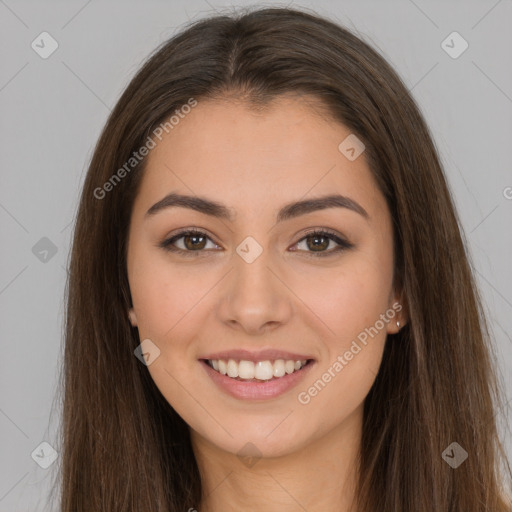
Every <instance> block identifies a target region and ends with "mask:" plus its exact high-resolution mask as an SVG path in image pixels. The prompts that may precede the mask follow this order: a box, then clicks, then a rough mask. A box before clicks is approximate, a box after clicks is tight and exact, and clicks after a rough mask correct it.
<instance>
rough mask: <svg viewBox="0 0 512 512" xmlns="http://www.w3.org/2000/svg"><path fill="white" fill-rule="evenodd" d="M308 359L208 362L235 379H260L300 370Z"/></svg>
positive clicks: (221, 360) (220, 360) (277, 376)
mask: <svg viewBox="0 0 512 512" xmlns="http://www.w3.org/2000/svg"><path fill="white" fill-rule="evenodd" d="M306 363H307V360H306V359H305V360H303V361H293V360H291V359H289V360H286V361H285V360H284V359H277V360H276V361H274V362H272V361H268V360H267V361H257V362H256V363H254V362H253V361H246V360H241V361H236V360H235V359H229V360H228V361H227V362H226V361H225V360H223V359H212V360H208V364H209V365H210V366H211V367H212V368H213V369H214V370H216V371H218V372H219V373H221V374H222V375H227V376H228V377H231V378H233V379H236V378H237V377H239V378H240V379H247V380H250V379H258V380H270V379H272V378H274V377H276V378H279V377H284V375H286V374H290V373H293V372H295V371H298V370H300V369H301V368H302V367H303V366H304V365H305V364H306Z"/></svg>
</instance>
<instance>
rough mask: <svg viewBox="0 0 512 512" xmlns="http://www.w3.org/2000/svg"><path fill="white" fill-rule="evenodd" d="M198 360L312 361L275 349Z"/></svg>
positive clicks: (227, 352) (225, 353)
mask: <svg viewBox="0 0 512 512" xmlns="http://www.w3.org/2000/svg"><path fill="white" fill-rule="evenodd" d="M199 359H210V360H218V359H224V360H225V361H227V360H229V359H235V360H239V361H240V360H242V359H243V360H244V361H253V362H256V361H266V360H271V361H274V360H276V359H284V360H285V361H286V360H289V359H291V360H293V361H304V360H305V359H313V358H312V357H311V356H308V355H304V354H297V353H295V352H285V351H284V350H275V349H266V350H260V351H258V352H250V351H249V350H242V349H236V350H224V351H222V352H215V353H213V354H210V355H207V356H204V357H200V358H199Z"/></svg>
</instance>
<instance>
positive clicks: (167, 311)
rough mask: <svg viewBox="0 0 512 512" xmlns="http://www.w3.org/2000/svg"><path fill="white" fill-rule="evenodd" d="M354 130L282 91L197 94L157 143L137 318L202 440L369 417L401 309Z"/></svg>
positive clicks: (137, 265) (142, 226) (172, 393)
mask: <svg viewBox="0 0 512 512" xmlns="http://www.w3.org/2000/svg"><path fill="white" fill-rule="evenodd" d="M350 135H351V132H350V131H349V130H348V129H347V128H346V127H344V126H343V125H341V124H338V123H334V122H330V121H327V120H326V119H324V118H322V117H320V116H319V115H318V114H317V113H315V111H314V110H313V109H312V107H310V106H306V104H305V103H304V102H303V101H299V100H297V99H294V98H292V97H280V98H279V99H277V100H275V101H274V102H273V104H272V106H271V108H270V109H269V110H267V111H265V112H263V113H260V114H256V113H255V112H253V111H251V110H250V109H248V107H247V106H246V105H245V104H243V103H241V102H240V103H239V102H232V101H231V102H228V101H212V100H210V101H206V100H205V101H199V102H198V104H197V106H195V107H194V108H192V109H191V111H190V113H188V114H187V115H185V116H183V117H182V118H180V120H179V123H178V124H175V125H174V127H173V129H172V130H170V131H169V133H165V132H164V136H163V137H162V140H161V141H159V140H158V139H155V140H156V143H157V145H156V147H155V148H154V149H152V150H151V151H150V154H149V155H148V162H147V164H148V165H147V169H146V171H145V174H144V177H143V180H142V183H141V188H140V191H139V193H138V196H137V197H136V200H135V203H134V207H133V211H132V217H131V224H130V231H129V245H128V277H129V283H130V290H131V295H132V299H133V309H132V310H130V321H131V322H132V325H134V326H135V325H136V326H137V327H138V330H139V335H140V340H141V342H142V341H143V340H148V339H149V340H150V342H147V341H145V342H144V344H143V349H144V351H145V352H146V353H148V354H150V355H149V356H148V358H150V359H148V363H149V364H148V370H149V372H150V374H151V377H152V378H153V379H154V381H155V383H156V385H157V386H158V388H159V390H160V391H161V393H162V394H163V396H164V397H165V398H166V399H167V401H168V402H169V403H170V404H171V405H172V407H173V408H174V409H175V410H176V411H177V412H178V414H179V415H180V416H181V417H182V418H183V419H184V420H185V421H186V422H187V424H188V425H189V426H190V427H191V429H192V430H191V433H192V435H193V436H194V439H199V440H200V441H201V442H203V443H206V444H208V445H209V446H213V447H215V448H216V449H219V448H220V449H222V450H225V451H228V452H231V453H233V454H237V453H241V452H240V450H241V449H247V447H248V446H251V447H252V449H253V450H254V451H255V452H256V453H258V454H261V455H263V456H272V455H273V456H278V455H283V454H287V453H292V452H294V451H296V450H298V449H300V448H301V447H304V446H305V445H307V444H308V443H311V442H313V441H318V440H321V438H322V437H323V436H326V434H327V433H329V432H331V431H332V430H333V429H344V428H348V426H349V425H356V424H358V425H359V426H360V423H358V422H360V421H361V418H362V404H363V400H364V398H365V397H366V395H367V393H368V391H369V390H370V387H371V386H372V383H373V382H374V379H375V376H376V374H377V371H378V368H379V365H380V362H381V358H382V352H383V348H384V343H385V340H386V335H387V334H388V333H394V332H396V331H397V326H396V321H397V319H398V318H399V313H398V312H397V311H398V310H399V309H400V306H397V304H396V301H397V296H396V295H395V292H394V290H393V283H392V276H393V243H392V241H393V238H392V236H393V235H392V227H391V219H390V214H389V211H388V209H387V205H386V202H385V200H384V197H383V196H382V194H381V193H380V192H379V190H378V189H377V186H376V184H375V182H374V180H373V178H372V175H371V173H370V170H369V168H368V166H367V163H366V161H365V153H364V151H363V153H362V154H361V155H360V156H357V154H358V152H359V151H360V150H361V149H362V148H361V146H359V145H358V142H357V140H355V139H353V136H351V137H350V138H349V139H347V140H345V139H346V138H347V137H348V136H350ZM343 141H345V142H343ZM340 144H341V146H340ZM351 148H353V149H354V150H353V151H352V150H351ZM168 194H175V195H183V196H188V197H189V198H190V199H187V200H183V199H182V200H181V201H180V202H179V203H178V204H177V203H176V202H175V201H174V204H172V203H173V201H172V200H168V201H167V202H165V200H164V198H166V196H168ZM327 196H333V198H332V199H331V200H330V201H329V202H325V203H321V202H311V201H312V200H315V201H318V200H319V199H320V198H324V197H327ZM334 196H335V197H334ZM171 199H172V198H171ZM175 199H176V197H175ZM162 200H164V203H160V207H154V208H153V209H152V210H151V211H150V212H149V213H148V211H149V210H150V209H151V208H152V207H153V206H154V205H155V204H157V203H159V202H160V201H162ZM207 202H208V203H207ZM210 202H211V203H214V204H212V205H210V204H209V203H210ZM294 203H297V205H296V206H290V205H292V204H294ZM187 205H188V206H187ZM191 206H195V208H192V207H191ZM192 229H195V230H197V231H200V232H201V234H199V235H197V234H195V235H194V234H190V233H189V234H187V233H185V234H184V235H183V234H182V235H181V236H176V235H178V234H179V233H180V232H182V231H187V230H188V231H190V230H192ZM322 230H328V232H329V233H332V234H333V235H334V236H331V235H330V234H327V235H325V234H317V235H315V234H311V232H313V233H314V232H315V231H316V232H318V231H322ZM175 236H176V238H175V239H174V241H170V239H171V238H173V237H175ZM336 237H337V238H336ZM166 242H167V245H165V244H166ZM171 249H175V250H176V252H174V251H172V250H171ZM180 249H181V251H182V252H179V250H180ZM240 351H247V352H245V353H244V352H240ZM262 351H269V352H267V353H260V352H262ZM207 359H214V360H215V363H212V364H215V365H216V366H217V368H218V370H215V369H213V368H211V367H210V366H208V364H207V363H206V362H205V360H207ZM219 359H222V360H224V361H225V362H226V363H227V368H224V366H223V363H220V362H218V360H219ZM229 359H233V361H232V362H231V363H229ZM277 360H283V361H286V360H291V361H295V360H299V361H303V360H311V361H310V362H309V364H307V365H306V366H304V367H303V368H301V369H300V370H298V371H295V365H294V364H291V363H286V362H284V364H283V362H281V361H277ZM239 361H241V363H240V364H239V365H238V364H236V363H237V362H239ZM265 361H268V362H265ZM276 361H277V362H276ZM141 364H142V363H141ZM298 366H299V365H297V367H298ZM292 370H293V373H287V372H288V371H292ZM221 371H228V372H229V373H228V375H222V373H221ZM237 372H240V373H241V374H242V375H243V376H245V378H246V379H250V377H248V376H252V375H255V376H256V377H258V378H256V379H252V380H240V377H237V378H235V377H234V375H236V373H237ZM246 372H248V373H246ZM251 372H253V373H251ZM254 372H256V373H254ZM283 372H284V376H281V375H282V373H283ZM229 375H231V376H229ZM274 375H276V376H274ZM270 379H271V380H270ZM358 428H359V427H358ZM247 443H251V444H250V445H247ZM244 446H245V447H246V448H243V447H244Z"/></svg>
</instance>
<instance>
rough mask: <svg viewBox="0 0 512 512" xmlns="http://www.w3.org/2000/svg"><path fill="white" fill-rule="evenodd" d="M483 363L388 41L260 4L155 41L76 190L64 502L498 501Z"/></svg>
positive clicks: (437, 504) (468, 285)
mask: <svg viewBox="0 0 512 512" xmlns="http://www.w3.org/2000/svg"><path fill="white" fill-rule="evenodd" d="M491 363H492V360H491V355H490V351H489V348H488V334H487V330H486V323H485V318H484V315H483V314H482V308H481V305H480V299H479V296H478V292H477V290H476V288H475V283H474V279H473V276H472V274H471V270H470V266H469V264H468V258H467V255H466V251H465V247H464V244H463V239H462V235H461V230H460V227H459V224H458V219H457V216H456V213H455V209H454V206H453V202H452V199H451V197H450V194H449V191H448V188H447V185H446V180H445V177H444V175H443V171H442V169H441V166H440V163H439V158H438V155H437V154H436V150H435V147H434V144H433V142H432V139H431V136H430V134H429V131H428V128H427V127H426V125H425V122H424V120H423V119H422V116H421V115H420V112H419V110H418V108H417V106H416V105H415V103H414V101H413V99H412V98H411V96H410V94H409V93H408V91H407V89H406V87H405V86H404V84H403V83H402V82H401V80H400V78H399V77H398V76H397V74H396V73H395V72H394V71H393V70H392V69H391V67H390V66H389V65H388V64H387V63H386V61H385V60H384V59H383V58H382V57H381V56H380V55H378V54H377V53H376V52H375V51H374V50H373V49H372V48H370V47H369V46H368V45H367V44H366V43H364V42H363V41H361V40H360V39H359V38H357V37H356V36H354V35H353V34H351V33H350V32H349V31H347V30H346V29H344V28H341V27H339V26H338V25H335V24H333V23H331V22H330V21H327V20H325V19H322V18H320V17H317V16H315V15H313V14H309V13H305V12H300V11H297V10H291V9H275V8H274V9H263V10H256V11H253V12H248V13H244V14H240V15H237V16H231V17H228V16H219V17H214V18H209V19H206V20H202V21H199V22H196V23H194V24H191V25H190V26H189V27H188V28H187V29H186V30H184V31H182V32H181V33H180V34H178V35H176V36H175V37H173V38H172V39H171V40H169V41H167V42H165V43H164V44H163V45H162V46H161V47H160V48H159V49H158V50H157V51H156V52H155V53H154V54H153V55H152V56H151V58H150V59H149V60H148V61H147V62H146V63H145V64H144V66H143V67H142V68H141V70H140V71H139V72H138V73H137V75H136V76H135V77H134V79H133V80H132V81H131V83H130V84H129V86H128V87H127V89H126V90H125V92H124V93H123V95H122V97H121V98H120V100H119V101H118V103H117V105H116V106H115V108H114V110H113V112H112V114H111V116H110V118H109V120H108V122H107V124H106V126H105V128H104V131H103V133H102V135H101V137H100V139H99V142H98V144H97V147H96V150H95V152H94V155H93V158H92V161H91V164H90V167H89V171H88V174H87V177H86V180H85V183H84V187H83V192H82V197H81V201H80V206H79V211H78V217H77V224H76V227H75V234H74V241H73V249H72V255H71V262H70V277H69V283H68V308H67V323H66V347H65V373H64V383H63V385H64V391H65V396H64V410H63V423H62V443H63V446H62V510H63V511H65V512H68V511H69V512H71V511H73V512H77V511H81V510H88V511H90V510H102V511H107V510H108V511H121V510H123V511H127V510H130V511H141V510H148V511H149V510H151V511H162V512H163V511H166V512H168V511H185V510H189V511H193V510H198V511H199V512H212V511H218V510H224V511H231V510H266V511H273V510H277V509H278V508H279V510H281V511H282V510H290V511H291V510H308V511H309V512H314V511H319V510H322V511H326V510H337V511H340V510H342V511H349V510H353V511H356V510H357V511H365V512H369V511H379V512H387V511H390V512H391V511H393V512H397V511H407V512H410V511H427V510H428V511H431V510H436V511H448V510H450V511H464V512H477V511H484V510H485V511H489V510H493V511H505V510H510V505H509V504H507V500H508V498H507V497H506V495H505V491H504V490H503V489H502V478H503V477H502V475H500V472H499V470H500V466H499V463H500V461H505V462H506V458H505V456H504V455H505V454H504V452H503V450H502V447H501V445H500V442H499V439H498V435H497V428H496V422H495V414H496V413H497V412H498V410H497V407H499V401H498V399H499V394H498V387H497V384H496V377H495V373H494V370H493V366H492V364H491ZM500 457H502V458H500ZM507 467H508V466H507ZM507 507H508V508H507Z"/></svg>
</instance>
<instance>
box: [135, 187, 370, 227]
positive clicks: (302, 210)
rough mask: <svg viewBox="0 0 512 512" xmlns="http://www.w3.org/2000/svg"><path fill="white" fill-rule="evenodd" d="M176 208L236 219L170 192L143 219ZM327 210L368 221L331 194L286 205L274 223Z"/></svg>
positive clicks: (218, 207) (223, 209) (217, 206)
mask: <svg viewBox="0 0 512 512" xmlns="http://www.w3.org/2000/svg"><path fill="white" fill-rule="evenodd" d="M176 206H178V207H182V208H189V209H191V210H196V211H198V212H201V213H204V214H205V215H210V216H212V217H216V218H219V219H225V220H228V221H230V222H234V220H235V217H236V216H235V214H234V212H233V210H232V209H230V208H228V207H227V206H225V205H223V204H222V203H218V202H217V201H213V200H211V199H207V198H205V197H198V196H188V195H183V194H177V193H174V192H171V193H170V194H168V195H166V196H165V197H164V198H163V199H161V200H160V201H158V202H157V203H155V204H154V205H153V206H152V207H151V208H149V210H148V211H147V212H146V214H145V218H148V217H152V216H153V215H155V214H156V213H158V212H161V211H162V210H164V209H166V208H171V207H176ZM327 208H346V209H348V210H352V211H353V212H356V213H358V214H359V215H362V216H363V217H364V218H365V219H366V220H369V219H370V216H369V215H368V213H367V211H366V210H365V209H364V208H363V207H362V206H361V205H360V204H359V203H357V202H356V201H354V200H353V199H351V198H349V197H346V196H342V195H340V194H332V195H328V196H322V197H317V198H313V199H305V200H303V201H296V202H293V203H289V204H286V205H284V206H283V207H282V208H281V209H280V210H279V212H278V214H277V217H276V222H283V221H285V220H289V219H292V218H295V217H299V216H300V215H305V214H307V213H311V212H315V211H318V210H325V209H327Z"/></svg>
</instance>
